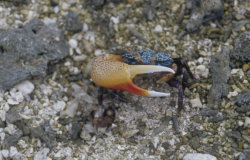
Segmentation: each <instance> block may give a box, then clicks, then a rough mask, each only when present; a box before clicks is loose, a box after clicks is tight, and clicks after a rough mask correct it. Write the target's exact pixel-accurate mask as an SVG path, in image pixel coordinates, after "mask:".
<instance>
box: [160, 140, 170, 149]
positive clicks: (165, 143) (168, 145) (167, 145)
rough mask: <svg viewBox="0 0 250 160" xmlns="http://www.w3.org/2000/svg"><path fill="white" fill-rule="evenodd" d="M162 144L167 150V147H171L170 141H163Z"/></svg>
mask: <svg viewBox="0 0 250 160" xmlns="http://www.w3.org/2000/svg"><path fill="white" fill-rule="evenodd" d="M161 146H162V147H163V148H164V149H165V150H167V149H169V148H170V144H169V143H168V142H163V143H162V144H161Z"/></svg>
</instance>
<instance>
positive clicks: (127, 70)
mask: <svg viewBox="0 0 250 160" xmlns="http://www.w3.org/2000/svg"><path fill="white" fill-rule="evenodd" d="M153 72H171V73H173V74H174V73H175V72H174V70H172V69H171V68H168V67H165V66H159V65H130V64H127V63H124V62H123V59H122V57H120V56H119V55H115V54H104V55H99V56H97V57H96V58H95V59H94V61H93V63H92V70H91V78H92V80H93V81H94V82H95V83H96V84H97V85H99V86H101V87H105V88H110V89H119V90H123V91H127V92H130V93H133V94H137V95H142V96H151V97H165V96H169V93H162V92H156V91H148V90H145V89H142V88H140V87H138V86H136V85H135V84H134V83H133V82H132V79H133V78H134V77H135V76H136V75H137V74H144V73H153Z"/></svg>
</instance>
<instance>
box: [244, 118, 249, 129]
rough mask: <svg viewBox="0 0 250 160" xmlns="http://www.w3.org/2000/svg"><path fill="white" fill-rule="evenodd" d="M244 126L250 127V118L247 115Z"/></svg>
mask: <svg viewBox="0 0 250 160" xmlns="http://www.w3.org/2000/svg"><path fill="white" fill-rule="evenodd" d="M244 127H245V128H250V118H249V117H246V118H245V123H244Z"/></svg>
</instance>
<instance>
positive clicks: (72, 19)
mask: <svg viewBox="0 0 250 160" xmlns="http://www.w3.org/2000/svg"><path fill="white" fill-rule="evenodd" d="M82 27H83V23H82V20H81V17H80V16H79V14H78V13H75V12H69V13H68V14H67V17H66V26H65V28H66V30H68V31H72V32H74V33H78V32H81V30H82Z"/></svg>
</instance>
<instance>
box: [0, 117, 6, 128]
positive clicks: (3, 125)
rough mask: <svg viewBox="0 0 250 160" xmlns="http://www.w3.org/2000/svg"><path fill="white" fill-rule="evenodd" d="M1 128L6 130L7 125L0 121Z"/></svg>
mask: <svg viewBox="0 0 250 160" xmlns="http://www.w3.org/2000/svg"><path fill="white" fill-rule="evenodd" d="M0 128H5V123H4V121H2V120H1V119H0Z"/></svg>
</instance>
